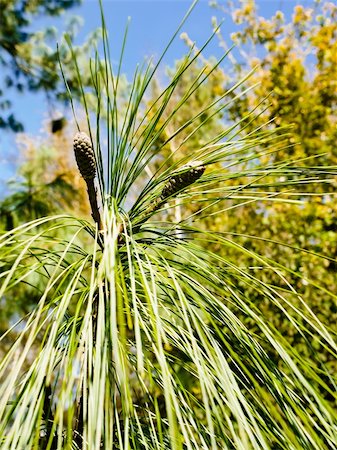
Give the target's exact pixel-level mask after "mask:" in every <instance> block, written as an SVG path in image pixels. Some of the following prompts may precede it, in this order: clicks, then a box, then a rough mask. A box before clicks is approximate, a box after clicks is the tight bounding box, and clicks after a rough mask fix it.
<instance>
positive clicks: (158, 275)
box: [0, 23, 337, 450]
mask: <svg viewBox="0 0 337 450" xmlns="http://www.w3.org/2000/svg"><path fill="white" fill-rule="evenodd" d="M178 33H179V29H178V30H177V31H176V33H175V36H176V35H177V34H178ZM214 36H215V34H214ZM103 47H104V50H105V55H108V54H109V52H108V41H107V35H106V31H105V26H104V23H103ZM201 50H202V49H200V50H198V49H194V48H193V49H191V52H189V53H188V54H187V55H186V57H185V58H184V59H183V60H181V61H179V62H178V63H177V65H176V67H175V69H174V70H172V71H171V72H170V79H169V81H168V84H167V86H165V87H163V88H159V86H158V84H153V80H154V77H155V75H156V71H157V69H158V67H159V64H160V62H161V60H162V57H161V58H160V59H159V62H158V63H157V64H155V65H152V63H149V64H148V65H146V64H145V65H144V66H143V70H139V69H137V71H136V73H135V76H134V78H133V82H132V85H131V86H130V89H129V90H128V99H127V102H126V103H125V89H124V87H123V84H122V83H120V81H121V74H120V67H119V68H118V69H117V74H115V73H114V72H113V71H112V67H111V64H110V61H109V59H108V57H107V56H106V60H105V62H104V63H102V61H100V58H99V55H98V54H97V52H96V53H95V55H94V57H93V59H92V60H91V65H90V67H91V73H92V81H91V86H92V91H91V93H90V94H91V95H90V97H89V98H90V99H91V101H92V102H94V101H95V102H96V105H95V106H96V108H95V110H96V120H92V115H91V114H90V110H89V107H88V102H87V100H88V95H87V94H88V93H87V92H86V95H84V89H83V87H84V85H83V84H82V79H81V69H80V67H81V66H80V63H79V62H78V61H77V60H76V59H74V61H73V62H74V64H75V67H74V71H75V72H76V73H77V75H78V79H77V82H78V85H79V86H80V90H81V91H82V92H83V99H82V100H83V104H84V106H85V108H86V112H87V119H88V125H87V128H88V134H89V135H90V140H91V144H92V148H93V149H94V151H95V162H96V170H97V179H96V180H95V181H96V186H94V187H96V189H97V197H96V199H95V200H96V202H97V201H101V202H102V204H101V209H100V211H99V214H100V217H96V216H95V215H94V218H95V222H96V223H91V222H89V221H87V220H84V219H82V218H79V217H77V216H76V215H75V216H70V215H65V214H62V215H59V216H47V217H44V218H39V219H36V220H33V221H29V222H25V223H23V224H21V225H20V226H18V227H17V228H15V229H13V230H10V231H9V232H7V233H4V234H3V235H2V236H1V238H0V256H1V258H0V261H1V273H0V280H1V287H0V298H3V297H4V296H5V297H6V296H7V295H11V292H13V290H14V291H15V290H16V289H19V288H20V287H21V286H22V285H23V284H28V285H29V286H31V287H32V288H33V289H34V287H35V286H36V287H38V289H37V294H36V295H37V296H38V303H37V304H36V306H35V307H33V309H32V310H31V312H30V313H29V314H28V315H27V316H26V317H22V318H20V319H21V320H20V322H18V323H17V324H15V325H14V326H13V327H12V328H11V329H10V330H8V331H7V332H6V333H5V334H4V335H3V336H2V338H1V339H2V341H4V340H6V339H8V337H9V336H10V334H11V333H15V334H17V338H16V340H15V342H14V344H13V345H12V346H11V348H9V349H8V351H7V352H6V354H5V355H4V358H3V361H2V363H1V364H0V380H1V384H0V436H1V437H2V443H1V446H2V449H4V450H7V449H8V450H9V449H13V450H14V449H22V448H27V449H40V448H41V449H47V450H49V449H53V450H55V449H72V448H83V449H88V450H89V449H90V450H98V449H100V448H104V449H120V450H121V449H125V450H126V449H144V450H145V449H146V450H147V449H158V450H159V449H164V448H165V449H172V450H182V449H185V448H186V449H189V450H192V449H195V450H200V449H209V448H211V449H212V450H217V449H228V450H234V449H245V450H246V449H247V450H251V449H255V450H260V449H266V450H267V449H268V450H279V449H280V450H283V449H284V450H290V449H292V450H297V449H298V450H323V449H327V450H328V449H330V450H334V449H335V448H336V445H337V441H336V435H337V433H336V431H337V426H336V423H337V414H336V411H335V410H334V409H333V408H332V407H331V404H330V403H329V402H328V401H327V398H328V396H330V397H331V398H333V397H334V396H335V391H336V389H335V388H336V381H337V380H336V374H334V373H329V368H328V366H327V365H326V360H324V358H322V352H320V351H317V349H318V350H319V349H321V348H324V351H325V354H326V355H329V358H330V360H331V361H332V360H333V359H335V358H336V353H337V345H336V333H335V332H334V330H331V329H329V327H327V326H326V325H325V324H324V323H323V322H322V321H321V320H320V317H319V316H318V314H316V313H315V311H313V310H311V309H310V308H309V307H308V305H307V303H306V302H305V300H304V299H303V296H302V295H301V292H300V288H299V287H298V286H297V285H296V283H293V282H294V280H296V281H297V280H302V273H301V271H300V270H299V269H297V268H296V267H289V265H287V264H282V262H280V261H279V260H277V259H275V260H274V254H269V253H268V250H264V249H263V248H259V250H261V251H259V252H258V251H255V250H254V245H255V242H257V241H258V240H259V238H261V236H259V235H258V236H252V237H250V238H249V239H248V237H247V239H246V241H245V242H244V245H242V239H243V238H244V236H242V235H241V236H238V238H237V237H236V236H235V235H233V229H231V230H230V232H231V233H232V234H230V233H229V232H226V230H222V232H219V226H218V225H219V224H218V223H217V222H216V221H217V218H219V219H218V220H220V221H225V220H232V216H234V213H233V211H234V212H236V211H238V210H239V207H240V206H241V207H242V206H243V205H245V204H246V205H250V204H254V209H251V210H250V211H253V213H254V214H255V215H254V217H253V218H255V220H256V222H258V221H259V218H261V219H263V218H264V217H267V215H266V216H264V212H265V211H267V206H268V205H269V203H271V202H272V203H273V204H275V205H277V207H280V208H282V207H286V206H287V205H291V206H292V205H293V204H296V205H303V204H304V205H306V203H305V199H306V196H307V195H308V188H307V186H308V185H310V183H311V182H312V181H313V180H315V183H316V184H317V186H318V187H319V189H320V192H321V193H322V195H324V192H325V187H326V186H329V185H330V183H331V180H332V179H333V178H334V177H335V176H336V167H335V166H334V165H331V166H329V165H325V166H315V165H313V166H310V165H309V164H306V165H305V167H302V165H301V164H300V163H298V162H296V161H293V162H291V161H289V159H286V160H284V159H281V158H279V157H277V156H274V155H275V154H276V153H278V152H282V151H283V150H284V149H285V148H287V147H288V144H289V143H288V133H287V132H286V130H284V129H283V130H280V128H277V129H272V128H271V127H270V126H269V124H268V123H266V124H265V126H261V122H259V117H255V113H254V112H253V113H251V112H247V115H245V117H243V118H242V119H240V120H238V121H236V122H233V123H232V124H228V123H226V122H224V121H223V118H224V117H225V116H226V111H231V110H232V108H233V107H234V105H235V102H236V100H237V98H236V93H237V92H238V91H240V86H241V83H234V85H233V86H232V87H229V88H228V89H226V90H223V91H221V89H220V90H219V89H214V90H210V89H208V88H209V87H210V86H212V85H215V84H216V82H215V81H214V80H216V79H217V80H219V79H221V80H222V74H221V72H219V71H218V62H217V61H214V63H213V64H212V63H211V62H209V63H207V64H206V67H205V68H204V64H200V57H201ZM122 53H123V52H122ZM164 53H165V52H164ZM196 73H198V74H199V75H198V76H195V74H196ZM213 77H215V78H213ZM182 87H184V89H183V90H180V89H182ZM205 87H206V89H205ZM86 91H87V90H86ZM120 93H121V94H122V98H121V96H120ZM233 94H234V95H233ZM238 95H240V94H238ZM241 95H242V96H243V97H244V96H245V91H244V90H243V92H242V94H241ZM151 96H152V98H151ZM192 99H193V100H194V103H193V102H192ZM189 101H191V103H190V104H189V103H188V102H189ZM121 103H122V104H123V106H124V108H123V114H119V113H118V111H117V105H119V104H121ZM192 105H197V107H195V108H192ZM73 106H74V105H73ZM103 114H104V117H105V118H106V120H107V123H106V124H105V123H104V122H103V121H102V120H101V116H102V115H103ZM253 119H255V120H256V126H255V127H254V126H253V125H252V126H251V128H250V130H249V133H248V132H246V133H245V132H244V130H243V131H242V130H240V128H241V126H242V123H243V121H245V123H246V124H249V125H250V124H251V120H253ZM210 124H211V125H212V126H209V127H208V125H210ZM80 128H81V129H82V127H80ZM203 130H204V131H203ZM89 182H90V183H93V180H92V179H88V180H87V183H88V184H89ZM302 186H303V189H301V187H302ZM294 187H295V188H296V189H294V191H293V192H289V188H294ZM91 193H92V189H91ZM91 195H92V194H91ZM94 195H96V194H94ZM303 201H304V202H303ZM215 205H216V206H217V208H215ZM292 207H293V206H292ZM297 207H298V206H297ZM178 208H179V211H180V213H179V217H178V216H177V214H174V213H172V212H174V211H176V210H177V209H178ZM242 210H243V208H242V209H241V211H242ZM245 211H246V210H245ZM247 211H249V210H247ZM224 212H227V214H226V215H224V214H223V213H224ZM253 218H251V220H252V219H253ZM282 237H283V236H282ZM285 237H287V236H285ZM269 247H270V248H275V247H279V248H280V249H282V250H281V251H283V249H286V251H287V255H288V259H290V260H292V258H293V255H294V252H296V251H298V252H300V253H301V254H303V251H302V250H301V249H300V248H299V249H298V250H296V249H294V248H292V247H291V244H289V242H288V241H286V242H285V243H284V244H282V245H280V244H279V243H276V242H274V241H273V240H272V239H269V238H268V239H267V240H266V247H265V248H266V249H267V248H268V249H269ZM294 260H295V261H296V258H294ZM319 261H320V266H323V265H324V262H325V261H327V262H328V263H330V261H331V259H329V258H326V259H325V258H323V257H321V258H320V259H319ZM260 275H261V276H260ZM37 279H38V280H39V284H38V285H37V283H36V280H37ZM306 283H307V284H306V286H308V288H309V287H310V289H312V290H313V289H315V290H317V292H320V293H322V294H321V295H325V296H326V298H329V299H332V301H335V300H336V296H335V295H334V293H333V292H329V291H328V290H326V289H324V287H321V286H320V285H319V283H317V282H316V281H315V280H313V281H312V280H311V277H307V278H306ZM256 299H259V301H256ZM269 305H271V309H272V310H273V311H277V314H278V315H279V316H280V318H281V320H280V322H277V323H273V322H272V321H271V320H270V317H269V316H267V315H266V314H265V312H266V307H268V306H269ZM283 321H285V322H288V323H290V324H291V325H292V327H293V329H294V330H295V331H296V333H298V334H299V335H300V336H301V337H302V338H303V340H304V342H306V343H307V346H308V348H310V352H311V353H310V355H308V353H304V354H302V353H301V352H300V351H299V350H298V349H297V348H296V346H294V345H292V343H290V342H289V341H288V340H287V339H286V338H285V336H284V335H283V331H284V330H283V329H279V327H278V326H279V324H283V323H284V322H283Z"/></svg>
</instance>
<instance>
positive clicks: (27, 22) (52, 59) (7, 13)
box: [0, 0, 99, 131]
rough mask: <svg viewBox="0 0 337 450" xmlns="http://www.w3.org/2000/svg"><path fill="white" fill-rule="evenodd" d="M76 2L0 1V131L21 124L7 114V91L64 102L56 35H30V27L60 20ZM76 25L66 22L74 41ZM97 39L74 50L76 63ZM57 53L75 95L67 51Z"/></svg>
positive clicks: (76, 21)
mask: <svg viewBox="0 0 337 450" xmlns="http://www.w3.org/2000/svg"><path fill="white" fill-rule="evenodd" d="M80 2H81V0H32V1H24V0H0V24H1V25H0V68H1V73H2V80H1V83H2V84H1V86H0V111H1V113H0V128H8V129H11V130H13V131H22V130H23V125H22V123H21V122H20V121H19V120H18V119H17V118H16V117H15V114H14V113H13V111H12V110H11V109H12V104H11V101H10V99H9V98H8V90H9V89H10V90H13V91H14V92H15V91H16V92H24V91H26V90H29V91H34V92H36V91H42V92H44V93H46V96H47V99H48V101H49V102H50V103H51V102H55V101H56V100H61V101H65V99H66V91H65V87H64V84H63V83H62V82H61V83H60V78H59V74H58V72H59V70H58V65H59V63H58V54H57V49H56V46H55V43H56V36H57V35H58V31H57V29H56V28H55V27H49V28H46V29H43V30H35V29H33V31H32V26H33V25H34V21H35V20H36V19H39V18H41V17H44V18H48V17H57V16H60V15H62V14H63V13H64V12H65V11H68V10H69V9H71V8H72V7H75V6H77V5H79V4H80ZM79 24H80V21H79V19H78V18H76V17H72V18H71V20H68V25H67V27H66V32H67V33H68V34H69V35H70V36H71V37H72V38H74V37H75V35H76V32H77V29H78V26H79ZM98 35H99V32H98V31H94V32H93V33H92V34H91V35H90V36H89V37H88V38H87V41H86V42H85V43H84V44H83V45H82V46H79V47H77V48H76V49H74V52H75V53H76V55H77V57H78V58H79V59H83V61H86V60H87V58H86V55H87V54H88V52H89V51H90V48H91V47H92V45H93V44H94V43H95V42H97V38H98ZM50 44H51V45H52V46H51V45H50ZM60 53H61V57H62V61H63V64H64V68H65V69H64V70H65V71H66V75H67V80H68V84H69V85H71V87H72V90H73V95H74V96H75V95H76V94H77V95H78V94H79V86H78V85H77V84H76V76H75V72H74V71H73V66H71V65H70V64H69V63H70V62H71V59H72V57H71V54H70V52H69V49H68V48H67V47H66V46H65V45H61V48H60ZM67 69H68V70H67ZM85 74H87V75H85ZM85 77H87V80H89V79H90V69H89V67H85V66H84V65H83V78H85ZM84 81H85V80H84Z"/></svg>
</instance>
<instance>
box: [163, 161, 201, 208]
mask: <svg viewBox="0 0 337 450" xmlns="http://www.w3.org/2000/svg"><path fill="white" fill-rule="evenodd" d="M201 164H202V163H201V162H200V161H195V162H193V163H190V164H186V165H185V166H183V167H181V168H180V169H179V170H178V171H177V172H176V173H175V174H173V175H172V177H171V178H170V179H169V180H168V182H167V183H166V184H165V186H164V189H163V190H162V193H161V195H160V199H161V201H163V200H165V199H166V198H168V197H171V196H172V195H174V194H175V193H176V192H178V191H180V190H181V189H183V188H185V187H187V186H189V185H190V184H193V183H194V182H195V181H197V180H198V179H199V178H200V177H201V175H202V174H203V173H204V172H205V166H203V165H201Z"/></svg>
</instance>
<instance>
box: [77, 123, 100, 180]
mask: <svg viewBox="0 0 337 450" xmlns="http://www.w3.org/2000/svg"><path fill="white" fill-rule="evenodd" d="M74 152H75V158H76V162H77V166H78V169H79V171H80V173H81V175H82V177H83V178H84V179H85V180H90V179H93V178H95V176H96V162H95V155H94V151H93V149H92V145H91V140H90V138H89V136H87V135H86V134H85V133H83V132H80V133H76V135H75V137H74Z"/></svg>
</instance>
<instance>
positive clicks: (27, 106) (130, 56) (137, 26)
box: [0, 0, 305, 196]
mask: <svg viewBox="0 0 337 450" xmlns="http://www.w3.org/2000/svg"><path fill="white" fill-rule="evenodd" d="M191 3H192V2H191V1H190V0H103V5H104V11H105V18H106V23H107V26H108V29H109V37H110V45H111V51H112V57H113V58H116V59H118V57H119V51H120V45H121V41H122V37H123V33H124V29H125V25H126V23H127V20H128V17H130V18H131V23H130V27H129V34H128V40H127V46H126V52H125V60H124V67H123V71H124V72H125V73H126V74H128V75H129V76H130V75H131V74H132V73H133V70H134V68H135V66H136V64H137V63H139V62H142V61H143V60H144V58H145V57H149V56H151V55H154V57H156V56H157V57H158V56H159V55H160V54H161V52H162V50H163V49H164V47H165V44H166V43H167V42H168V40H169V39H170V38H171V36H172V34H173V33H174V31H175V30H176V28H177V26H178V24H179V23H180V21H181V19H182V18H183V17H184V15H185V13H186V11H187V10H188V8H189V6H190V5H191ZM257 3H258V6H259V11H260V14H261V15H263V16H265V17H268V16H270V15H272V14H274V13H275V11H276V10H278V9H281V10H282V11H283V12H284V13H285V14H286V15H289V14H290V13H291V11H292V9H293V7H294V5H295V4H296V3H302V4H304V3H305V0H303V1H302V2H299V1H295V0H294V1H292V0H264V1H263V0H258V1H257ZM69 15H78V16H81V17H82V18H83V26H82V28H81V31H80V33H79V35H78V40H77V41H78V43H81V41H83V40H84V39H85V37H86V35H87V34H88V33H90V32H91V31H93V30H94V29H95V28H97V27H99V26H100V12H99V8H98V0H83V2H82V5H81V6H79V7H77V8H73V9H72V10H70V11H69V12H68V13H67V14H65V15H63V16H62V17H60V18H53V19H50V18H49V19H48V20H46V18H40V19H38V20H37V21H34V23H33V25H32V26H33V29H34V30H39V29H42V28H44V27H46V26H51V25H53V26H56V27H57V28H58V29H59V30H60V31H61V30H62V29H63V27H64V22H65V21H66V20H69ZM212 15H217V17H218V18H219V19H224V23H223V26H222V34H223V35H224V36H225V37H226V38H228V42H230V39H229V36H230V34H231V33H232V32H233V31H235V28H234V26H233V24H232V22H231V20H230V18H229V17H228V16H227V17H226V15H225V14H224V13H221V12H220V13H219V12H217V11H215V10H214V9H212V8H210V6H209V4H208V0H200V1H199V3H198V4H197V6H196V7H195V9H194V10H193V12H192V14H191V15H190V17H189V18H188V20H187V22H186V23H185V25H184V26H183V29H182V31H185V32H187V33H188V35H189V36H190V38H191V39H192V40H193V41H196V44H197V46H200V45H202V44H203V43H204V42H205V40H206V39H207V38H208V37H209V35H210V33H211V31H212V27H211V17H212ZM55 45H56V42H55ZM184 52H186V46H185V45H184V44H183V42H182V41H181V40H180V39H179V38H177V39H176V41H175V43H174V45H172V47H171V49H170V51H169V52H168V54H167V56H166V58H165V61H164V63H165V64H168V65H170V64H171V65H172V64H173V63H174V60H176V59H178V58H179V57H181V56H182V55H183V54H184ZM206 54H207V53H206ZM208 54H214V55H216V56H219V55H221V50H220V49H219V47H218V46H217V43H216V41H215V42H214V44H213V45H211V46H209V48H208ZM162 70H164V68H163V69H162ZM0 77H1V74H0ZM11 100H12V101H13V105H14V112H15V115H16V117H17V118H18V119H19V120H21V121H22V122H23V123H24V125H25V131H26V132H27V133H29V134H32V135H36V134H37V133H39V132H40V130H41V127H42V122H43V120H46V119H47V118H48V112H47V111H48V107H47V103H46V99H45V97H44V95H42V94H30V93H24V94H17V93H16V94H15V96H12V98H11ZM60 110H61V111H62V112H64V109H63V108H62V107H61V108H60ZM0 162H1V164H0V196H1V193H3V192H4V190H5V182H6V180H7V179H8V178H9V177H12V176H13V175H14V170H15V164H16V163H17V162H18V161H17V151H16V146H15V137H14V136H11V135H9V134H6V135H5V134H2V135H1V136H0Z"/></svg>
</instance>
